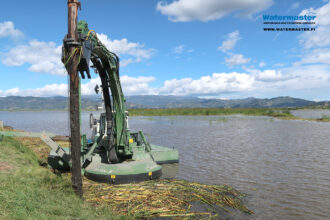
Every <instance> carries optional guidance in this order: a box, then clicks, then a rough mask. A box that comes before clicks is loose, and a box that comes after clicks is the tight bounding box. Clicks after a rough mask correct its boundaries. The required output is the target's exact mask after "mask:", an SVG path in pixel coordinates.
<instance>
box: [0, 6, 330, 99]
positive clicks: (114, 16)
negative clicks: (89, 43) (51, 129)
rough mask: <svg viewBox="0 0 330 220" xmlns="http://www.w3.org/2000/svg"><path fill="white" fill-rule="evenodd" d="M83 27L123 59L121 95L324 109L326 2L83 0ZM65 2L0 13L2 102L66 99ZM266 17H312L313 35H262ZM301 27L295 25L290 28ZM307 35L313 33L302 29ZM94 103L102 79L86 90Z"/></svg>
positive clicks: (329, 37)
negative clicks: (283, 100)
mask: <svg viewBox="0 0 330 220" xmlns="http://www.w3.org/2000/svg"><path fill="white" fill-rule="evenodd" d="M81 4H82V10H81V11H79V15H78V17H79V19H82V20H86V21H87V22H88V23H89V27H90V28H91V29H93V30H95V31H96V32H97V33H98V36H99V39H100V40H101V41H102V42H103V43H104V44H105V45H106V46H107V47H108V48H109V49H110V50H112V51H114V52H116V53H117V54H118V55H119V56H120V58H121V72H120V74H121V81H122V84H123V89H124V92H125V94H126V95H145V94H155V95H181V96H198V97H206V98H209V97H213V98H214V97H215V98H223V99H228V98H230V99H232V98H246V97H251V96H253V97H258V98H271V97H276V96H287V95H288V96H293V97H298V98H305V99H310V100H329V99H330V65H329V64H330V47H329V46H330V17H329V16H328V15H329V14H330V3H329V2H328V1H322V0H305V1H291V0H290V1H276V0H253V1H245V0H231V1H227V0H175V1H173V0H167V1H159V0H139V1H136V0H122V1H106V0H97V1H91V0H89V1H88V0H81ZM66 7H67V5H66V0H62V1H46V2H45V1H39V0H35V1H33V2H31V1H30V2H27V1H23V0H18V1H5V2H4V3H2V6H1V8H0V74H1V81H0V96H9V95H21V96H27V95H32V96H54V95H66V94H67V85H66V84H67V74H66V72H65V70H64V69H63V65H62V64H61V62H60V55H61V44H62V39H63V37H64V35H65V34H66V32H67V8H66ZM263 14H270V15H274V14H277V15H283V16H287V15H303V14H311V15H316V16H317V18H316V21H315V22H316V24H315V25H312V26H313V27H315V28H316V31H306V32H299V31H269V32H266V31H263V28H264V27H279V26H280V27H282V26H285V25H268V26H267V25H264V24H263V20H262V15H263ZM287 26H288V27H298V25H287ZM304 27H311V26H307V25H305V26H304ZM82 83H83V85H82V92H83V94H85V95H89V94H93V88H94V87H95V84H97V83H99V79H98V76H97V75H96V74H93V76H92V79H91V80H83V82H82Z"/></svg>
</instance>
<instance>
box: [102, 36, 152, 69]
mask: <svg viewBox="0 0 330 220" xmlns="http://www.w3.org/2000/svg"><path fill="white" fill-rule="evenodd" d="M97 37H98V38H99V39H100V41H101V42H102V43H103V44H104V45H105V46H106V47H107V48H108V49H109V50H110V51H112V52H114V53H116V54H117V55H118V56H119V57H121V56H124V55H127V56H130V57H131V58H129V59H126V60H125V61H124V60H123V62H122V64H121V65H124V66H125V65H128V64H129V63H133V62H141V61H142V60H146V59H149V58H150V57H151V56H152V55H153V54H154V53H155V49H152V48H145V46H144V45H143V44H140V43H135V42H129V41H128V40H127V39H126V38H123V39H121V40H111V39H110V38H109V37H108V36H107V35H106V34H103V33H102V34H97Z"/></svg>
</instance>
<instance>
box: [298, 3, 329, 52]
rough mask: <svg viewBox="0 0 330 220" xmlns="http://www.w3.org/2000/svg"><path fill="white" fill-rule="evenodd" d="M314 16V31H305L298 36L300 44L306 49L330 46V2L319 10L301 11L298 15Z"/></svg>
mask: <svg viewBox="0 0 330 220" xmlns="http://www.w3.org/2000/svg"><path fill="white" fill-rule="evenodd" d="M305 14H307V15H315V16H316V19H315V23H316V24H315V25H312V26H315V28H316V30H315V31H307V32H305V33H303V34H301V35H300V36H299V39H300V41H299V42H300V43H301V44H302V45H303V46H304V47H305V48H307V49H310V48H313V47H324V46H329V45H330V16H329V14H330V2H328V3H327V4H325V5H323V6H322V7H320V8H317V9H314V8H309V9H305V10H303V11H302V12H301V13H300V15H305Z"/></svg>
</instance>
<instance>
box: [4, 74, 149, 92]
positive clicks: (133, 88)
mask: <svg viewBox="0 0 330 220" xmlns="http://www.w3.org/2000/svg"><path fill="white" fill-rule="evenodd" d="M153 81H155V78H154V77H144V76H140V77H130V76H127V75H123V76H121V85H122V89H123V91H124V93H125V95H136V94H139V95H145V94H154V93H155V91H154V89H153V88H151V87H150V86H149V84H150V83H151V82H153ZM100 84H101V80H100V78H99V77H97V78H94V79H91V80H90V81H89V82H87V83H82V84H81V94H82V95H93V94H95V91H94V88H95V86H96V85H100ZM67 95H68V85H67V84H65V83H61V84H50V85H45V86H43V87H40V88H36V89H24V90H21V89H19V88H12V89H8V90H4V91H2V90H0V96H38V97H44V96H46V97H47V96H67Z"/></svg>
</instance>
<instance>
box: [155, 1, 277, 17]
mask: <svg viewBox="0 0 330 220" xmlns="http://www.w3.org/2000/svg"><path fill="white" fill-rule="evenodd" d="M272 4H273V1H272V0H250V1H246V0H231V1H227V0H177V1H173V2H172V3H169V4H168V3H167V2H164V1H160V2H158V4H157V7H156V9H157V10H158V11H160V12H161V13H162V14H163V15H167V16H168V19H169V20H170V21H173V22H188V21H194V20H200V21H204V22H206V21H211V20H217V19H220V18H222V17H224V16H226V15H228V14H230V13H233V12H239V13H240V15H243V16H249V17H251V16H252V15H253V14H255V13H257V12H260V11H262V10H265V9H267V8H268V7H270V6H271V5H272Z"/></svg>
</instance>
